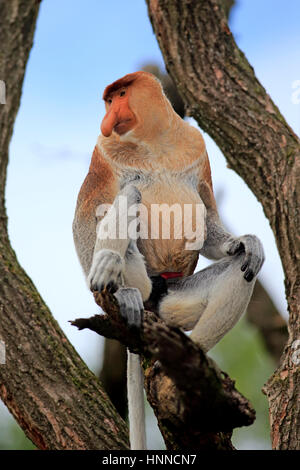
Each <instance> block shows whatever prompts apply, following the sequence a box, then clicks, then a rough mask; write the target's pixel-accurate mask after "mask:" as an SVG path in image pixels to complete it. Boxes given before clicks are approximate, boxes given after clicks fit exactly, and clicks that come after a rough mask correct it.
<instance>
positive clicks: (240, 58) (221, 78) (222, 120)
mask: <svg viewBox="0 0 300 470" xmlns="http://www.w3.org/2000/svg"><path fill="white" fill-rule="evenodd" d="M147 4H148V11H149V16H150V19H151V22H152V25H153V29H154V32H155V34H156V37H157V40H158V43H159V45H160V48H161V51H162V53H163V56H164V59H165V63H166V67H167V70H168V72H169V73H170V75H171V77H172V79H173V80H174V82H175V84H176V86H177V89H178V91H179V93H180V94H181V96H182V98H183V99H184V102H185V104H186V106H187V109H188V110H189V114H190V115H191V116H193V117H194V118H195V119H196V120H197V122H198V123H199V125H200V126H201V127H202V129H203V130H204V131H206V132H208V133H209V134H210V135H211V137H212V138H213V139H214V140H215V142H216V143H217V145H218V146H219V147H220V149H221V150H222V152H223V153H224V155H225V157H226V159H227V162H228V166H229V167H230V168H232V169H234V170H235V171H236V172H237V173H238V174H239V175H240V176H241V177H242V178H243V179H244V181H245V182H246V183H247V185H248V186H249V187H250V189H251V190H252V191H253V193H254V194H255V195H256V197H257V199H258V200H259V201H260V202H261V203H262V205H263V209H264V212H265V215H266V216H267V218H268V219H269V221H270V225H271V227H272V229H273V232H274V235H275V238H276V242H277V247H278V250H279V254H280V257H281V260H282V265H283V269H284V272H285V286H286V296H287V299H288V305H289V312H290V319H289V341H288V344H287V347H286V348H285V352H284V355H283V358H282V362H281V365H280V367H279V369H277V371H276V372H275V373H274V375H273V376H272V377H271V379H270V380H269V382H268V384H267V386H266V387H265V391H266V393H267V395H268V398H269V403H270V415H271V427H272V441H273V448H274V449H299V448H300V441H299V439H298V438H297V430H298V429H299V419H300V399H299V397H300V369H299V366H297V365H296V364H295V363H294V362H293V353H294V349H293V348H292V345H293V344H295V343H294V341H296V340H297V339H299V337H300V315H299V305H300V273H299V264H300V263H299V258H300V250H299V244H300V240H299V235H298V234H299V210H298V201H299V199H300V194H299V192H300V184H299V162H300V158H299V157H300V142H299V138H298V137H297V136H296V135H295V133H294V132H293V130H292V129H291V128H290V127H289V126H288V124H287V123H286V121H285V119H284V118H283V116H282V115H281V114H280V112H279V110H278V108H277V107H276V106H275V104H274V103H273V102H272V100H271V98H270V97H269V95H268V94H267V93H266V91H265V89H264V88H263V87H262V85H261V84H260V83H259V81H258V80H257V78H256V76H255V74H254V71H253V68H252V67H251V66H250V64H249V63H248V61H247V59H246V58H245V56H244V54H243V53H242V52H241V51H240V50H239V48H238V47H237V45H236V43H235V41H234V38H233V36H232V34H231V32H230V30H229V27H228V24H227V20H226V16H225V12H224V9H223V7H221V6H220V3H219V1H218V0H199V1H197V2H191V1H189V0H174V1H169V0H147ZM291 396H293V397H294V399H293V400H291V399H290V397H291Z"/></svg>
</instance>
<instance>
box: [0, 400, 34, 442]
mask: <svg viewBox="0 0 300 470" xmlns="http://www.w3.org/2000/svg"><path fill="white" fill-rule="evenodd" d="M33 449H35V446H34V445H33V444H32V442H31V441H30V440H29V439H27V437H26V436H25V434H24V432H23V431H22V429H21V428H20V426H19V425H18V423H17V422H16V421H15V420H14V418H13V417H12V416H11V415H10V414H9V413H8V411H7V410H6V409H3V410H2V409H1V410H0V450H33Z"/></svg>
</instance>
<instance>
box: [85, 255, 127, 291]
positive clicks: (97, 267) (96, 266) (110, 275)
mask: <svg viewBox="0 0 300 470" xmlns="http://www.w3.org/2000/svg"><path fill="white" fill-rule="evenodd" d="M123 270H124V260H123V258H122V257H121V256H120V255H119V253H116V252H115V251H112V250H106V249H103V250H100V251H98V253H96V254H95V256H94V259H93V264H92V267H91V270H90V273H89V275H88V278H87V281H88V285H89V286H90V288H91V290H97V291H98V292H102V291H103V289H105V288H106V289H107V290H109V291H110V292H115V291H116V290H117V289H118V287H119V286H120V285H121V284H122V276H123Z"/></svg>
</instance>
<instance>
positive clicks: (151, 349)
mask: <svg viewBox="0 0 300 470" xmlns="http://www.w3.org/2000/svg"><path fill="white" fill-rule="evenodd" d="M94 297H95V301H96V302H97V304H98V305H99V306H100V307H101V308H102V309H103V310H104V311H105V312H107V313H108V314H107V315H95V316H94V317H92V318H81V319H77V320H75V321H73V322H71V323H72V324H73V325H75V326H77V327H78V328H79V329H83V328H89V329H91V330H93V331H95V332H97V333H98V334H100V335H104V336H106V337H109V338H114V339H117V340H119V341H120V342H122V343H123V344H124V345H126V346H127V347H128V348H129V349H130V351H131V352H134V353H138V354H140V355H142V357H143V366H144V373H145V388H146V391H147V396H148V400H149V403H150V404H151V406H152V407H153V409H154V411H155V414H156V416H157V418H158V422H159V426H160V429H161V431H162V434H163V436H164V438H165V442H166V445H167V448H171V449H183V448H202V446H204V448H205V449H207V448H215V449H216V448H227V449H228V448H232V446H231V443H230V433H231V431H232V430H233V429H234V428H235V427H238V426H247V425H249V424H252V422H253V421H254V419H255V412H254V410H253V408H252V407H251V405H250V404H249V402H248V401H247V400H246V399H245V398H244V397H243V396H242V395H241V394H240V393H239V392H238V391H237V390H236V389H235V387H234V382H233V381H232V380H231V379H230V378H229V377H228V376H227V375H226V374H224V373H223V372H221V371H220V370H219V369H218V368H217V367H216V365H215V364H214V363H213V361H212V360H211V359H209V358H208V357H206V355H205V354H204V353H203V351H202V350H201V348H200V347H199V346H197V345H196V344H195V343H194V342H193V341H191V340H190V339H189V337H188V336H187V335H185V334H184V333H183V332H181V331H180V330H179V329H176V328H172V327H170V326H168V325H166V324H165V323H164V322H163V321H162V320H161V319H160V318H159V317H158V316H157V315H156V314H155V313H154V312H150V311H145V314H144V321H143V328H142V330H141V332H140V331H138V330H136V329H135V328H132V329H128V327H127V326H126V323H125V321H124V320H123V319H122V318H121V316H120V314H119V308H118V305H117V302H116V299H115V298H114V297H113V296H111V295H110V294H109V293H107V292H105V293H103V294H102V295H100V294H99V293H94ZM157 361H159V362H157ZM179 364H180V367H179V366H178V365H179ZM225 433H229V435H228V436H226V434H225Z"/></svg>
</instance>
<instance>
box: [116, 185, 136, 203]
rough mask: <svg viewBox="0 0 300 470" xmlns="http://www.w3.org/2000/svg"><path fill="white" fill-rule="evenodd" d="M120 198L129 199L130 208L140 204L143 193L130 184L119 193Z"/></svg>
mask: <svg viewBox="0 0 300 470" xmlns="http://www.w3.org/2000/svg"><path fill="white" fill-rule="evenodd" d="M118 196H123V197H124V196H125V197H126V198H127V205H128V207H130V206H132V205H133V204H139V203H140V202H141V200H142V196H141V192H140V191H139V190H138V189H137V188H136V186H134V185H133V184H128V185H127V186H124V188H123V189H122V190H121V191H120V192H119V193H118Z"/></svg>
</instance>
